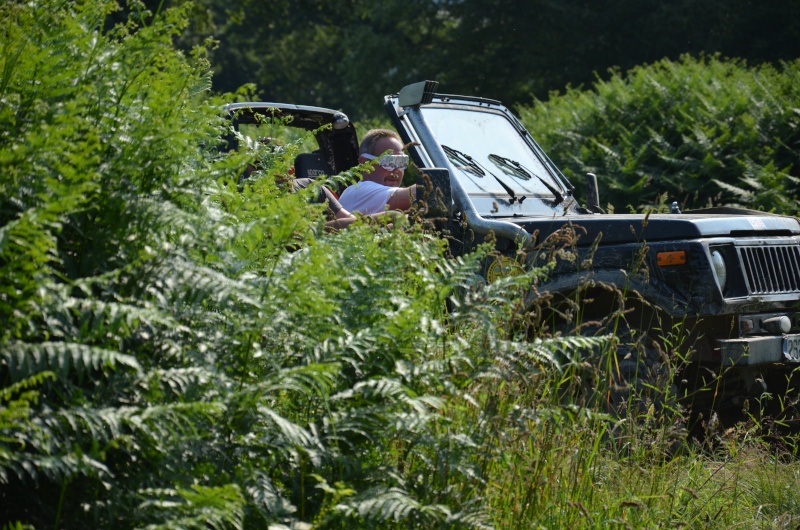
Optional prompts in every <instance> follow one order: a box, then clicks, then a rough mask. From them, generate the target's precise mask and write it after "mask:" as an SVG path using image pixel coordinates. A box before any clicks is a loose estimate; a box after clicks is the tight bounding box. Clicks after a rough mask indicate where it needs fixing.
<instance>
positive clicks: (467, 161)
mask: <svg viewBox="0 0 800 530" xmlns="http://www.w3.org/2000/svg"><path fill="white" fill-rule="evenodd" d="M442 149H443V150H444V152H445V154H447V157H448V158H450V160H451V161H453V162H456V163H458V164H462V166H465V167H466V168H469V171H470V172H475V173H476V174H479V176H481V177H483V176H484V175H485V174H486V173H489V174H490V175H491V176H493V177H494V179H495V180H496V181H497V182H499V183H500V185H501V186H502V187H503V189H504V190H505V191H506V193H508V195H509V196H510V197H511V199H510V200H509V201H508V203H509V205H511V204H514V203H515V202H517V201H519V202H520V203H522V201H524V200H525V197H524V196H523V197H519V198H517V194H516V193H514V190H513V189H511V187H510V186H509V185H508V184H506V183H505V182H503V181H502V180H500V177H498V176H497V175H495V174H494V173H492V172H491V171H489V170H488V169H486V168H485V167H483V166H481V165H480V164H479V163H478V162H476V161H475V159H474V158H472V157H471V156H469V155H468V154H466V153H462V152H461V151H457V150H455V149H453V148H452V147H447V146H446V145H443V146H442ZM460 169H464V168H463V167H462V168H460Z"/></svg>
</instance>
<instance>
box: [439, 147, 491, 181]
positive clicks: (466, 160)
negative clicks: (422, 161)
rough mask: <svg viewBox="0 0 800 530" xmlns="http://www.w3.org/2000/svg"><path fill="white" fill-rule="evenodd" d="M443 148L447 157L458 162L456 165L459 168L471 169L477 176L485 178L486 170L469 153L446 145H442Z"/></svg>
mask: <svg viewBox="0 0 800 530" xmlns="http://www.w3.org/2000/svg"><path fill="white" fill-rule="evenodd" d="M442 150H444V152H445V154H446V155H447V158H449V159H450V161H451V162H453V163H455V164H457V165H456V167H457V168H458V169H461V170H463V171H469V172H470V173H472V174H474V175H475V176H476V177H480V178H483V176H484V175H485V174H486V172H484V171H483V169H481V167H480V166H479V165H478V164H477V163H476V162H475V160H473V159H472V157H471V156H469V155H468V154H465V153H462V152H461V151H456V150H455V149H453V148H452V147H447V146H446V145H443V146H442Z"/></svg>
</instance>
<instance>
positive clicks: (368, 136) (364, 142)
mask: <svg viewBox="0 0 800 530" xmlns="http://www.w3.org/2000/svg"><path fill="white" fill-rule="evenodd" d="M381 138H395V139H397V140H398V141H399V142H400V143H401V144H402V143H403V140H402V139H401V138H400V135H399V134H397V133H396V132H395V131H393V130H391V129H371V130H369V131H367V132H366V133H365V134H364V137H363V138H361V145H360V146H359V148H358V154H360V155H362V154H364V153H367V154H370V155H379V154H381V153H373V152H372V150H373V149H375V144H377V143H378V140H380V139H381Z"/></svg>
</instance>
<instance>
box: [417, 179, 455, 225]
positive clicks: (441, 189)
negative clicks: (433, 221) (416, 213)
mask: <svg viewBox="0 0 800 530" xmlns="http://www.w3.org/2000/svg"><path fill="white" fill-rule="evenodd" d="M415 204H419V205H420V206H421V207H422V208H424V209H425V211H426V215H425V217H449V216H450V214H451V213H452V210H453V195H452V192H451V189H450V171H448V170H447V169H445V168H440V167H428V168H420V175H419V177H418V178H417V200H416V201H415Z"/></svg>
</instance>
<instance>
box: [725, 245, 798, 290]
mask: <svg viewBox="0 0 800 530" xmlns="http://www.w3.org/2000/svg"><path fill="white" fill-rule="evenodd" d="M738 251H739V259H741V262H742V266H743V269H744V276H745V280H746V282H747V288H748V290H749V291H750V294H780V293H797V292H800V245H770V246H759V247H738Z"/></svg>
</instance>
